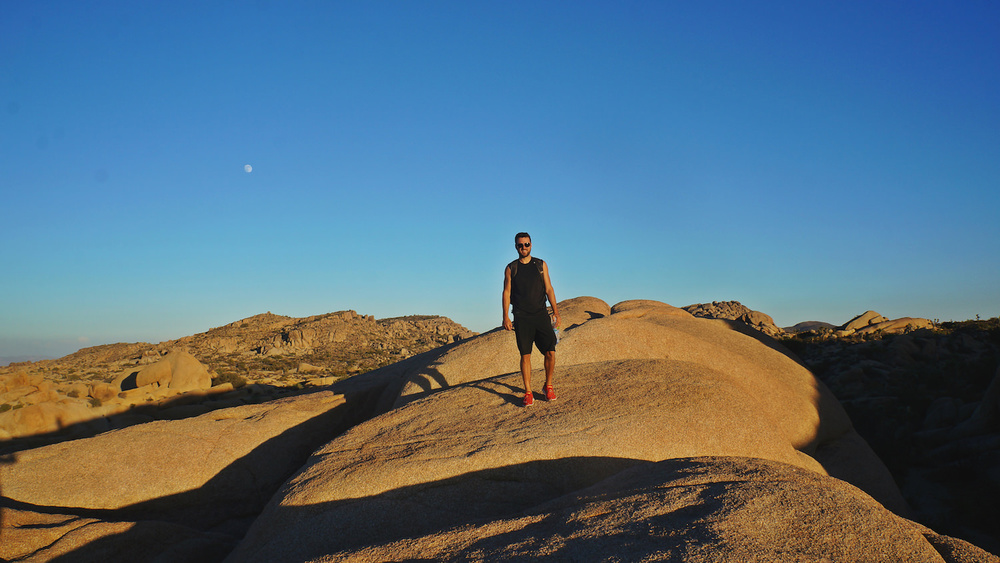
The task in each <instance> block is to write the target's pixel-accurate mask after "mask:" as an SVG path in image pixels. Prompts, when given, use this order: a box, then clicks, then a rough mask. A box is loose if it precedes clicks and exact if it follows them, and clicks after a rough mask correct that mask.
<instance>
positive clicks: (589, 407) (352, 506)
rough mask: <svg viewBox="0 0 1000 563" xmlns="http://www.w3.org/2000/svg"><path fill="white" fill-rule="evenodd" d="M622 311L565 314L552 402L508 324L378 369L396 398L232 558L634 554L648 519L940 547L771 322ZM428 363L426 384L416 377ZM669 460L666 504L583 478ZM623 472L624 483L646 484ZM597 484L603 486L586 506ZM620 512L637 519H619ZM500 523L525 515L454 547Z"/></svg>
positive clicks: (873, 554) (745, 532) (711, 532)
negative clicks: (527, 376) (525, 402)
mask: <svg viewBox="0 0 1000 563" xmlns="http://www.w3.org/2000/svg"><path fill="white" fill-rule="evenodd" d="M610 312H611V314H610V315H607V316H602V317H594V318H592V319H590V320H587V321H585V322H583V323H582V324H579V325H578V326H575V327H574V328H569V329H567V330H566V334H565V336H564V339H563V341H562V342H561V343H560V345H559V350H558V352H557V357H558V358H559V367H557V376H556V389H557V392H558V394H559V398H558V400H557V401H556V402H554V403H545V402H536V404H535V406H533V407H530V408H522V407H520V401H519V399H520V391H521V389H520V387H521V383H520V375H519V374H518V373H517V371H516V367H515V368H514V369H510V367H511V363H508V362H510V360H509V359H506V360H505V359H503V358H504V357H505V356H506V357H509V358H512V359H513V362H512V363H514V364H516V352H515V348H514V344H513V342H512V341H511V340H510V339H509V338H508V339H506V340H502V339H505V338H507V336H509V334H508V333H502V332H494V333H488V334H486V335H483V336H480V337H478V338H474V339H471V340H469V341H468V342H464V343H462V344H460V345H457V346H454V347H452V348H450V349H449V350H447V351H445V352H443V353H440V354H437V355H435V356H433V357H427V356H425V357H423V358H422V361H423V362H425V365H423V366H422V367H421V366H417V365H415V364H413V363H411V364H410V365H409V366H408V367H407V368H406V369H399V368H398V367H397V370H396V371H395V372H391V371H383V372H382V373H380V374H374V375H375V376H376V377H379V378H381V379H383V380H386V381H388V380H391V378H392V377H400V378H403V379H404V380H406V381H407V384H406V385H402V386H400V387H397V389H399V390H400V395H399V398H400V399H402V401H401V402H400V403H399V404H398V406H397V408H395V409H393V410H390V411H388V412H386V413H385V414H383V415H381V416H379V417H377V418H375V419H372V420H370V421H368V422H365V423H363V424H360V425H358V426H355V427H354V428H352V429H351V430H349V431H348V432H346V433H345V434H343V435H342V436H340V437H338V438H337V439H335V440H333V441H331V442H330V443H328V444H327V445H326V446H324V447H323V448H320V449H319V450H317V451H316V452H315V453H314V455H313V457H312V458H311V459H310V461H309V462H308V463H307V464H306V465H305V466H304V467H303V469H302V470H301V471H300V472H299V473H298V474H297V475H296V476H294V477H293V478H292V479H290V480H289V481H288V482H287V483H286V484H285V485H284V486H283V488H282V490H281V491H280V492H279V493H278V494H277V495H276V496H275V497H274V499H272V501H271V503H270V504H269V505H268V507H267V508H266V509H265V511H264V512H263V514H262V515H261V516H260V517H259V518H258V519H257V520H256V522H255V523H254V525H253V527H252V528H251V529H250V531H249V532H248V534H247V536H246V538H245V539H244V540H243V542H242V543H241V544H240V546H239V547H238V548H237V549H236V550H235V551H234V552H233V554H232V555H231V560H233V561H308V560H327V559H331V558H332V559H341V558H348V559H349V558H351V557H358V558H359V559H360V560H379V559H381V558H383V557H384V556H385V554H387V553H390V552H391V550H392V549H395V548H400V546H401V545H402V544H405V543H409V544H410V545H413V546H417V547H416V548H415V550H413V551H406V550H405V549H404V550H403V551H402V552H401V553H403V555H393V557H395V558H408V557H418V556H419V557H427V558H437V557H450V556H455V555H456V554H457V556H458V557H468V558H472V559H477V558H483V557H489V558H492V557H493V556H496V557H521V556H530V555H531V554H536V555H543V554H548V553H559V554H564V555H567V558H572V557H573V555H572V554H574V553H576V554H578V555H579V554H584V555H579V556H580V557H584V558H587V557H588V556H589V554H590V553H591V552H590V551H589V550H590V549H593V548H596V547H601V549H608V550H611V549H624V550H625V551H623V552H622V553H624V554H625V555H623V556H622V557H624V558H626V559H630V558H632V555H633V553H632V552H631V551H629V549H631V548H629V547H628V545H631V543H629V542H631V541H633V540H630V539H627V538H631V537H632V536H631V535H629V534H635V533H639V532H635V530H639V531H641V533H649V530H659V531H658V532H657V533H656V534H654V535H653V537H652V538H648V539H643V540H642V541H641V542H639V540H635V541H637V542H639V543H642V544H643V545H642V546H639V547H636V551H635V553H634V555H635V558H642V557H643V555H642V554H643V553H646V551H643V550H651V551H649V553H652V552H654V551H656V552H659V553H661V554H662V553H670V552H671V550H675V551H673V553H680V554H681V556H680V558H679V559H675V560H681V561H703V560H704V561H707V560H719V559H718V557H716V556H715V555H713V549H715V548H716V547H718V548H719V549H720V550H723V551H720V552H721V553H731V554H732V557H733V558H732V559H725V558H723V560H740V559H741V557H743V556H747V557H749V558H750V559H753V558H754V557H756V558H757V559H758V560H773V561H793V560H794V561H798V560H801V559H803V558H808V557H811V556H814V555H815V554H823V553H837V554H838V555H841V554H842V555H843V557H842V558H841V557H837V558H835V559H836V560H846V561H865V560H887V561H893V560H898V561H939V560H940V559H938V557H939V555H938V554H937V550H936V549H935V548H934V543H933V542H932V541H930V540H928V539H926V535H925V534H924V533H923V532H922V531H921V530H920V529H919V527H917V526H915V525H913V524H912V523H909V522H908V521H907V520H905V519H903V518H901V517H899V516H897V515H898V514H906V512H907V507H906V505H905V503H904V502H903V500H902V498H901V496H900V494H899V492H898V490H897V489H896V486H895V484H894V483H893V481H892V479H891V477H890V476H889V474H888V472H887V470H886V469H885V467H884V466H883V465H882V463H881V462H880V461H879V460H878V458H877V457H876V456H875V455H874V454H873V453H872V451H871V450H870V448H868V446H867V444H865V443H864V440H862V439H861V438H860V437H859V436H858V435H857V433H856V432H854V430H853V428H852V427H851V424H850V421H849V420H848V419H847V417H846V415H845V414H844V412H843V410H842V409H841V407H840V405H839V403H838V402H837V401H836V400H835V398H834V397H833V396H832V395H830V393H829V391H828V390H826V388H825V387H824V386H823V385H822V384H821V383H820V382H818V381H817V380H816V379H815V378H814V377H813V376H812V375H811V374H810V373H809V372H808V371H807V370H806V369H805V368H803V367H802V366H801V365H800V364H799V363H798V362H796V361H795V359H793V358H791V357H790V356H789V355H788V353H787V351H785V350H783V349H782V348H781V347H780V346H779V345H778V344H777V343H776V342H774V341H773V340H770V339H769V338H767V337H766V336H764V335H762V334H760V333H759V332H756V331H750V330H749V329H747V330H748V331H749V332H751V333H752V334H749V333H744V332H743V331H741V330H738V329H737V327H735V326H733V325H732V324H731V323H730V322H727V321H721V320H707V319H698V318H694V317H692V316H691V315H690V314H689V313H687V312H685V311H682V310H680V309H676V308H674V307H671V306H669V305H666V304H663V303H657V302H651V301H634V302H626V303H622V304H619V305H616V306H615V307H613V308H611V309H610ZM477 357H478V358H479V360H480V361H479V362H477V361H475V360H476V358H477ZM497 370H506V373H505V372H504V371H499V372H498V371H497ZM540 374H541V372H540V371H538V372H536V377H540ZM415 381H421V382H423V383H425V384H426V385H427V386H426V387H423V388H422V392H421V393H415V394H414V395H417V396H416V397H411V396H408V395H406V389H407V385H409V384H411V383H414V382H415ZM390 387H391V386H390ZM705 457H709V458H713V459H733V458H741V459H749V460H750V461H747V462H739V463H736V462H730V461H724V462H719V463H722V465H721V467H720V465H719V463H716V462H706V463H704V464H703V468H701V469H698V470H697V472H698V473H699V474H698V475H697V476H695V477H691V478H690V479H688V478H687V477H684V475H681V476H680V477H678V475H677V473H676V470H677V468H678V467H681V468H683V467H685V466H684V465H683V464H682V462H683V460H689V459H691V458H705ZM667 460H674V462H675V463H678V464H681V465H669V464H668V465H667V466H666V467H667V468H668V470H662V471H658V472H656V473H655V475H653V476H652V477H649V479H650V480H648V481H644V483H646V484H644V485H643V487H644V489H643V490H653V489H655V490H661V491H662V492H664V493H665V494H668V496H669V497H672V498H674V500H670V501H669V502H667V503H666V504H664V501H663V500H662V498H660V497H658V496H656V495H654V496H651V497H649V500H641V499H639V500H636V501H634V502H633V501H632V500H623V501H618V500H615V498H614V495H612V496H610V497H605V496H602V495H603V494H604V493H600V494H594V495H590V494H589V493H587V492H586V489H587V488H588V487H591V486H595V485H597V484H599V483H601V482H602V481H605V480H608V479H614V478H615V476H616V475H618V474H621V473H622V472H623V471H626V470H629V469H630V468H633V469H634V470H635V471H642V470H641V469H636V468H641V467H644V466H650V465H654V466H655V462H665V461H667ZM699 463H701V462H699ZM699 467H701V466H699ZM681 477H683V478H681ZM622 479H625V478H624V477H622ZM644 479H645V477H644ZM678 479H679V481H678ZM609 482H610V481H609ZM625 482H626V483H628V482H631V481H629V480H628V479H625ZM848 483H849V485H848ZM675 485H676V486H675ZM616 486H617V485H616ZM629 487H631V485H630V486H629ZM629 487H626V488H625V489H620V490H623V491H624V492H623V493H621V494H624V495H625V496H623V497H622V498H623V499H632V498H633V495H632V492H631V491H632V490H633V488H629ZM844 491H850V492H849V493H847V492H844ZM614 494H619V493H614ZM643 494H645V493H643ZM588 495H589V496H588ZM560 499H562V500H560ZM581 499H582V500H581ZM586 499H591V500H598V501H600V502H598V503H597V504H594V505H592V506H593V508H587V507H588V506H591V505H590V504H588V503H590V502H591V501H590V500H586ZM605 501H606V503H607V504H603V505H602V504H601V502H605ZM552 503H555V504H552ZM559 503H562V504H559ZM616 504H617V505H618V507H617V508H614V507H615V506H616ZM739 506H744V507H745V509H744V510H742V511H741V510H736V508H738V507H739ZM835 509H836V510H835ZM609 510H610V511H611V512H608V511H609ZM658 511H659V512H658ZM873 511H875V512H873ZM547 514H551V516H546V515H547ZM571 515H575V516H571ZM602 515H607V516H602ZM873 516H875V522H874V523H873V524H871V525H867V526H862V527H860V528H858V527H857V526H856V525H855V524H857V523H858V522H860V521H861V520H863V519H864V518H871V517H873ZM587 518H592V520H590V523H593V524H594V526H593V527H590V526H589V524H588V522H585V521H584V520H585V519H587ZM601 518H604V520H601ZM664 518H665V519H666V520H663V519H664ZM672 518H673V519H675V520H676V524H677V525H676V526H675V525H674V524H673V522H674V521H673V520H671V519H672ZM509 522H516V523H515V524H513V525H512V527H509V526H508V523H509ZM602 522H603V523H606V524H607V525H604V524H602ZM628 522H635V525H634V526H632V525H630V524H628ZM793 522H794V523H795V524H794V525H793V524H792V523H793ZM654 524H655V526H653V525H654ZM614 526H619V528H620V529H621V530H633V531H632V532H623V533H625V536H620V535H618V534H619V532H616V531H614V530H615V527H614ZM651 526H652V527H651ZM675 528H676V529H681V530H685V529H690V530H693V531H692V532H691V533H690V534H689V535H685V534H684V533H682V532H678V533H673V532H672V530H674V529H675ZM316 530H329V531H331V532H332V533H324V534H317V533H315V531H316ZM504 530H512V535H511V536H508V537H504V538H502V539H500V540H497V541H496V542H495V543H494V544H492V545H486V546H485V547H482V548H481V549H480V548H479V547H476V548H475V549H471V548H470V549H471V551H467V552H463V551H461V550H462V549H465V548H466V547H468V546H469V545H470V544H469V539H470V538H474V537H479V538H485V537H487V536H490V535H497V534H499V533H501V532H503V531H504ZM577 530H583V531H581V532H580V533H579V534H578V535H574V534H576V531H577ZM855 530H861V532H859V535H858V537H857V538H856V537H855V536H853V535H852V534H854V533H855ZM721 531H725V534H721ZM504 533H505V532H504ZM536 534H537V536H538V537H539V538H542V539H538V540H529V538H530V537H534V536H535V535H536ZM720 534H721V535H720ZM783 534H787V535H789V537H782V536H783ZM449 538H451V539H449ZM454 538H459V539H454ZM463 538H464V539H463ZM546 538H547V539H546ZM769 538H770V539H772V540H773V539H778V540H782V541H784V542H785V543H781V541H778V542H777V543H775V542H771V543H769ZM812 538H819V539H812ZM508 540H509V541H508ZM472 541H473V542H474V540H472ZM532 542H534V543H532ZM623 542H624V543H626V544H628V545H626V546H625V547H623V546H622V543H623ZM692 542H694V543H692ZM866 542H874V543H871V545H867V544H866ZM699 543H700V547H699V545H698V544H699ZM476 545H478V544H476ZM527 545H535V546H536V547H538V549H537V550H521V548H523V547H524V546H527ZM656 545H659V548H656V547H655V546H656ZM602 546H603V547H602ZM719 546H729V547H726V548H724V549H729V550H730V551H728V552H726V551H725V550H724V549H723V547H719ZM685 549H686V550H687V551H686V552H685V551H683V550H685ZM562 550H564V551H562ZM676 550H681V551H676ZM598 552H599V551H598ZM463 553H464V554H465V555H462V554H463ZM754 554H756V555H754ZM885 554H890V555H892V556H891V557H888V558H886V557H882V556H881V555H885ZM661 557H665V556H664V555H661Z"/></svg>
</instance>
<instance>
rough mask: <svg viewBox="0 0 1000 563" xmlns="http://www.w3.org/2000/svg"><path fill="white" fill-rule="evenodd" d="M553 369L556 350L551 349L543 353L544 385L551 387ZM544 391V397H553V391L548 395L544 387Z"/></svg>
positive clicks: (554, 369)
mask: <svg viewBox="0 0 1000 563" xmlns="http://www.w3.org/2000/svg"><path fill="white" fill-rule="evenodd" d="M555 371H556V351H555V350H552V351H550V352H546V353H545V387H552V374H553V373H555ZM544 391H546V398H547V399H548V400H550V401H551V400H552V399H555V393H554V392H553V394H552V396H551V397H549V395H548V389H544Z"/></svg>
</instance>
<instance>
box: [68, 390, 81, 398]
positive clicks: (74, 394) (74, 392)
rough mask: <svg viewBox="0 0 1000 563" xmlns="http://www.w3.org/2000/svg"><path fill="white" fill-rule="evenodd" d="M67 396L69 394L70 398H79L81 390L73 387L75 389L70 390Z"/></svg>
mask: <svg viewBox="0 0 1000 563" xmlns="http://www.w3.org/2000/svg"><path fill="white" fill-rule="evenodd" d="M66 396H67V397H70V398H73V399H77V398H79V397H80V392H79V391H77V390H76V389H73V390H72V391H70V392H69V393H66Z"/></svg>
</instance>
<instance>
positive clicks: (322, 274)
mask: <svg viewBox="0 0 1000 563" xmlns="http://www.w3.org/2000/svg"><path fill="white" fill-rule="evenodd" d="M998 100H1000V4H998V3H996V2H986V1H975V0H970V1H966V2H957V3H956V2H920V1H916V2H885V3H880V2H759V3H758V2H599V3H598V2H464V1H463V2H333V1H330V2H326V1H324V2H268V1H258V2H200V1H199V2H184V1H176V2H156V3H154V2H125V1H122V2H87V3H80V2H57V1H39V2H27V1H12V2H4V3H3V6H2V7H0V201H2V206H0V209H2V211H0V265H2V268H3V275H2V276H0V356H4V357H10V356H18V355H48V356H59V355H63V354H66V353H69V352H72V351H74V350H76V349H78V348H80V347H82V346H88V345H96V344H103V343H109V342H135V341H146V342H160V341H163V340H169V339H174V338H179V337H181V336H186V335H189V334H194V333H198V332H203V331H205V330H208V329H209V328H212V327H216V326H220V325H223V324H226V323H229V322H232V321H235V320H238V319H241V318H245V317H248V316H251V315H254V314H258V313H262V312H266V311H271V312H274V313H278V314H283V315H290V316H308V315H314V314H321V313H326V312H331V311H337V310H344V309H354V310H356V311H358V312H359V313H363V314H371V315H375V316H376V317H379V318H382V317H391V316H400V315H408V314H440V315H445V316H448V317H451V318H452V319H454V320H455V321H457V322H459V323H462V324H464V325H465V326H467V327H469V328H470V329H472V330H476V331H486V330H490V329H492V328H494V327H496V326H499V324H500V321H501V316H500V315H501V309H500V289H501V282H502V272H503V267H504V264H506V262H508V261H510V260H512V259H514V258H515V256H516V254H515V251H514V248H513V235H514V233H516V232H517V231H520V230H526V231H528V232H530V233H531V234H532V236H533V239H534V242H535V246H534V254H535V255H536V256H539V257H541V258H544V259H546V260H547V261H548V262H549V264H550V270H551V272H552V279H553V283H554V286H555V289H556V295H557V296H558V298H559V299H560V300H562V299H567V298H570V297H576V296H580V295H593V296H596V297H600V298H601V299H604V300H605V301H608V302H609V303H611V304H614V303H616V302H618V301H621V300H625V299H657V300H661V301H665V302H667V303H670V304H673V305H677V306H685V305H689V304H692V303H702V302H708V301H713V300H719V301H721V300H738V301H741V302H742V303H744V304H745V305H747V306H749V307H751V308H753V309H756V310H760V311H763V312H765V313H768V314H770V315H771V316H773V317H774V318H775V320H776V322H777V323H778V324H779V325H782V326H788V325H791V324H794V323H796V322H799V321H804V320H823V321H828V322H832V323H837V324H839V323H843V322H846V321H847V320H848V319H850V318H851V317H852V316H854V315H856V314H859V313H862V312H864V311H865V310H868V309H874V310H877V311H879V312H880V313H882V314H884V315H886V316H889V317H893V318H895V317H901V316H919V317H927V318H939V319H941V320H949V319H955V320H961V319H967V318H974V317H975V316H976V315H977V314H978V315H982V316H983V317H984V318H985V317H992V316H996V315H998V314H1000V260H998V259H997V258H998V257H1000V221H998V220H997V217H996V215H997V211H998V210H1000V102H998ZM246 165H250V166H251V171H250V172H247V169H246V168H245V166H246Z"/></svg>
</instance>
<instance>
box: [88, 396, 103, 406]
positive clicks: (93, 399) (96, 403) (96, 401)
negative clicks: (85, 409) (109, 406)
mask: <svg viewBox="0 0 1000 563" xmlns="http://www.w3.org/2000/svg"><path fill="white" fill-rule="evenodd" d="M90 406H92V407H95V408H96V407H99V406H101V400H100V399H98V398H97V397H91V398H90Z"/></svg>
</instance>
